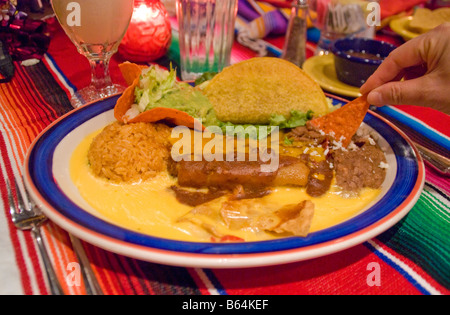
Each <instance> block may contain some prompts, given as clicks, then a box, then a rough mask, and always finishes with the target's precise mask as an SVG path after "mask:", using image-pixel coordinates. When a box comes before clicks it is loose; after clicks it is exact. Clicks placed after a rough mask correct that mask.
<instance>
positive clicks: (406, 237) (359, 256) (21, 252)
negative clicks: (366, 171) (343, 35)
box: [0, 19, 450, 295]
mask: <svg viewBox="0 0 450 315" xmlns="http://www.w3.org/2000/svg"><path fill="white" fill-rule="evenodd" d="M48 25H49V30H50V31H51V35H52V40H51V45H50V48H49V50H48V52H47V54H45V55H44V56H43V58H42V60H41V62H39V63H38V64H36V65H33V66H27V67H25V66H22V65H21V64H20V63H18V62H16V63H15V70H16V73H15V76H14V78H13V80H12V81H11V82H10V83H5V84H0V130H1V134H0V151H1V159H0V163H1V164H0V165H1V176H0V192H1V199H0V210H2V213H1V214H0V234H1V235H0V250H1V252H2V255H1V256H0V294H49V286H48V283H47V282H46V278H45V273H44V269H43V264H42V261H41V260H40V258H39V254H38V250H37V247H36V245H35V243H34V241H33V239H32V236H31V234H30V233H29V232H23V231H19V230H17V229H15V227H14V226H13V224H12V223H11V220H10V214H9V204H8V198H7V191H6V188H5V182H6V179H9V180H10V181H12V180H13V178H14V177H17V176H20V173H21V169H22V165H23V162H24V158H25V156H26V153H27V148H28V147H29V146H30V144H31V142H32V141H33V140H34V139H35V138H36V137H37V136H38V135H39V133H40V132H41V131H42V130H43V129H44V128H45V127H46V126H48V125H49V124H51V123H52V122H53V121H55V120H56V119H58V117H61V116H62V115H64V114H65V113H68V112H70V111H71V110H72V109H73V108H72V107H71V105H70V102H69V96H70V93H72V91H73V90H75V89H77V88H81V87H83V86H85V85H87V84H88V83H89V66H88V63H87V61H86V60H85V59H84V57H83V56H81V55H79V54H78V53H77V51H76V49H75V47H74V46H73V45H72V44H71V42H70V41H69V40H68V38H67V37H66V35H65V34H64V32H63V31H62V30H61V28H60V27H59V25H58V23H57V22H56V21H55V20H52V19H50V20H48ZM174 38H175V42H176V34H175V33H174ZM283 40H284V39H283V38H281V39H280V38H279V37H274V38H269V39H268V41H269V42H270V43H271V47H272V50H271V51H273V52H274V53H275V54H276V53H277V51H278V52H279V51H280V47H282V44H283ZM396 40H398V39H396ZM308 47H309V52H308V56H311V55H312V51H313V49H314V44H312V43H309V44H308ZM176 54H177V47H176V45H175V44H173V45H172V48H171V50H170V52H169V54H168V56H167V57H166V58H163V59H161V60H159V61H158V62H159V63H160V64H162V65H165V66H167V65H168V64H169V62H170V61H172V62H175V64H176V57H174V56H176ZM255 56H256V54H255V52H253V51H251V50H250V49H248V48H246V47H243V46H240V45H239V44H237V43H235V45H234V47H233V52H232V62H233V63H235V62H238V61H240V60H244V59H248V58H251V57H255ZM122 61H123V60H121V58H120V56H119V55H115V56H114V57H113V60H112V62H111V74H112V78H113V81H114V82H117V83H124V82H123V78H122V77H121V75H120V73H119V71H118V68H117V65H118V64H119V63H120V62H122ZM378 112H379V114H380V115H382V116H384V117H386V118H387V119H389V120H391V121H392V122H394V123H395V124H396V125H397V126H399V127H401V128H402V129H403V130H404V131H405V132H406V133H407V134H408V136H410V137H411V139H413V140H415V141H416V142H419V143H421V144H423V145H426V146H427V147H430V148H432V149H435V150H437V151H439V152H441V153H443V154H445V155H447V156H448V154H449V152H448V150H446V149H443V148H442V146H441V145H439V144H437V143H436V142H435V141H434V140H435V138H433V137H436V138H438V139H441V140H442V141H447V142H448V141H449V135H450V129H449V126H450V119H449V116H447V115H445V114H442V113H439V112H436V111H433V110H431V109H425V108H419V107H415V106H407V105H403V106H388V107H386V108H384V109H382V110H379V111H378ZM418 125H419V126H420V127H419V128H417V126H418ZM421 130H428V131H430V132H432V133H433V137H431V138H432V139H431V138H429V137H424V136H423V133H422V132H421ZM449 191H450V186H449V178H448V177H446V176H444V175H443V174H441V173H439V172H436V171H435V170H434V169H433V168H431V167H430V166H429V165H428V164H426V183H425V187H424V190H423V192H422V194H421V196H420V198H419V200H418V202H417V204H416V205H415V206H414V207H413V209H412V210H411V211H410V213H409V214H408V215H407V216H406V217H405V218H404V219H403V220H401V221H400V222H399V223H398V224H396V225H395V226H394V227H392V228H391V229H389V230H388V231H386V232H384V233H382V234H381V235H379V236H377V237H375V238H374V239H372V240H369V241H367V242H364V243H362V244H360V245H357V246H354V247H352V248H350V249H347V250H344V251H341V252H338V253H335V254H331V255H328V256H326V257H320V258H315V259H310V260H307V261H301V262H296V263H290V264H285V265H278V266H271V267H259V268H250V269H220V270H219V269H217V270H216V269H200V268H182V267H171V266H165V265H159V264H154V263H150V262H145V261H140V260H136V259H133V258H129V257H125V256H121V255H118V254H115V253H112V252H109V251H106V250H104V249H101V248H99V247H96V246H93V245H91V244H89V243H85V242H83V246H84V248H85V250H86V252H87V254H88V256H89V259H90V262H91V266H92V268H93V270H94V272H95V274H96V276H97V278H98V280H99V283H100V285H101V288H102V290H103V291H104V293H105V294H152V295H160V294H165V295H199V294H202V295H203V294H204V295H210V294H221V295H222V294H223V295H225V294H229V295H235V294H244V295H255V294H265V295H266V294H274V295H275V294H289V295H290V294H448V293H449V289H450V265H449V264H450V237H449V231H450V224H449V223H450V202H449ZM44 240H45V242H46V244H47V246H48V247H49V248H50V252H51V259H52V261H53V262H54V264H55V266H56V270H57V273H58V276H59V277H60V279H61V280H63V279H65V277H66V276H67V274H68V272H69V271H70V269H69V270H68V268H67V266H68V265H69V264H70V262H74V261H77V260H76V257H75V254H74V252H73V250H72V248H71V245H70V241H69V239H68V235H67V233H66V232H65V231H64V230H62V229H61V228H59V227H58V226H56V225H55V224H54V223H52V222H49V223H48V224H46V225H45V227H44ZM373 266H377V268H378V270H379V272H380V273H379V280H380V281H379V282H377V283H372V282H371V281H370V279H369V278H370V277H371V272H372V271H373V270H374V269H373ZM64 290H65V292H66V293H67V294H85V293H86V291H85V289H84V287H83V286H69V285H67V284H64Z"/></svg>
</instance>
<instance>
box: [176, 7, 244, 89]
mask: <svg viewBox="0 0 450 315" xmlns="http://www.w3.org/2000/svg"><path fill="white" fill-rule="evenodd" d="M237 4H238V0H177V17H178V25H179V43H180V61H181V78H182V79H183V80H195V79H196V78H198V77H199V76H200V75H202V74H203V73H205V72H220V71H221V70H222V69H223V68H224V67H226V66H228V65H229V64H230V57H231V48H232V46H233V41H234V34H235V22H236V14H237Z"/></svg>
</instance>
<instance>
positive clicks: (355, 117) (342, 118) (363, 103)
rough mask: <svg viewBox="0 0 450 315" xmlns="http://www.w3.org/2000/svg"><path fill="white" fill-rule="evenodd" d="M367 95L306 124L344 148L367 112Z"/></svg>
mask: <svg viewBox="0 0 450 315" xmlns="http://www.w3.org/2000/svg"><path fill="white" fill-rule="evenodd" d="M369 106H370V104H369V103H368V102H367V94H366V95H363V96H361V97H359V98H357V99H355V100H353V101H351V102H350V103H348V104H346V105H344V106H342V107H341V108H339V109H337V110H335V111H333V112H331V113H329V114H327V115H324V116H322V117H318V118H315V119H313V120H310V121H309V122H308V125H310V126H311V127H313V128H315V129H317V130H319V131H321V132H324V133H325V134H326V135H328V136H331V137H332V138H333V139H334V140H335V141H337V142H340V143H341V144H342V146H343V147H344V148H346V147H347V146H348V145H349V144H350V142H351V140H352V137H353V136H354V135H355V133H356V131H357V130H358V128H359V126H360V125H361V123H362V122H363V120H364V117H365V116H366V114H367V111H368V110H369Z"/></svg>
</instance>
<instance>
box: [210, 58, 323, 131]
mask: <svg viewBox="0 0 450 315" xmlns="http://www.w3.org/2000/svg"><path fill="white" fill-rule="evenodd" d="M204 91H205V94H206V96H208V98H209V100H210V101H211V103H212V104H213V106H214V110H215V112H216V114H217V118H218V119H219V120H221V121H226V122H231V123H234V124H268V123H269V122H270V118H271V117H272V115H274V114H279V115H283V116H284V117H286V119H289V118H290V117H291V111H293V110H297V111H299V112H303V113H306V112H308V111H309V110H312V111H313V112H314V115H315V116H317V117H318V116H322V115H325V114H327V113H328V112H329V106H328V102H327V99H326V97H325V94H324V93H323V91H322V89H321V87H320V86H319V84H317V82H315V81H314V80H313V79H312V78H311V77H309V76H308V75H307V74H306V72H304V71H303V70H302V69H300V68H299V67H297V66H296V65H294V64H293V63H291V62H288V61H286V60H283V59H280V58H273V57H256V58H251V59H248V60H245V61H242V62H239V63H236V64H234V65H231V66H229V67H227V68H225V69H224V70H223V71H222V72H221V73H219V74H218V75H216V76H215V77H214V78H213V79H212V80H211V81H210V82H209V83H208V85H207V86H206V87H205V89H204Z"/></svg>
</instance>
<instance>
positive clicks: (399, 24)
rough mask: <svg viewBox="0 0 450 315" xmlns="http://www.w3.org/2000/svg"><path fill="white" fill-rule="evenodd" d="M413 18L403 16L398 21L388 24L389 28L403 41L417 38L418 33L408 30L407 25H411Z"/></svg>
mask: <svg viewBox="0 0 450 315" xmlns="http://www.w3.org/2000/svg"><path fill="white" fill-rule="evenodd" d="M412 19H413V17H412V16H405V17H402V18H399V19H394V20H392V21H391V22H390V23H389V26H390V28H391V29H392V30H393V31H394V32H395V33H397V34H398V35H400V36H401V37H402V38H403V39H404V40H405V41H408V40H411V39H413V38H415V37H417V36H419V35H420V34H419V33H416V32H413V31H411V30H410V29H409V27H408V26H409V23H411V21H412Z"/></svg>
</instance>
